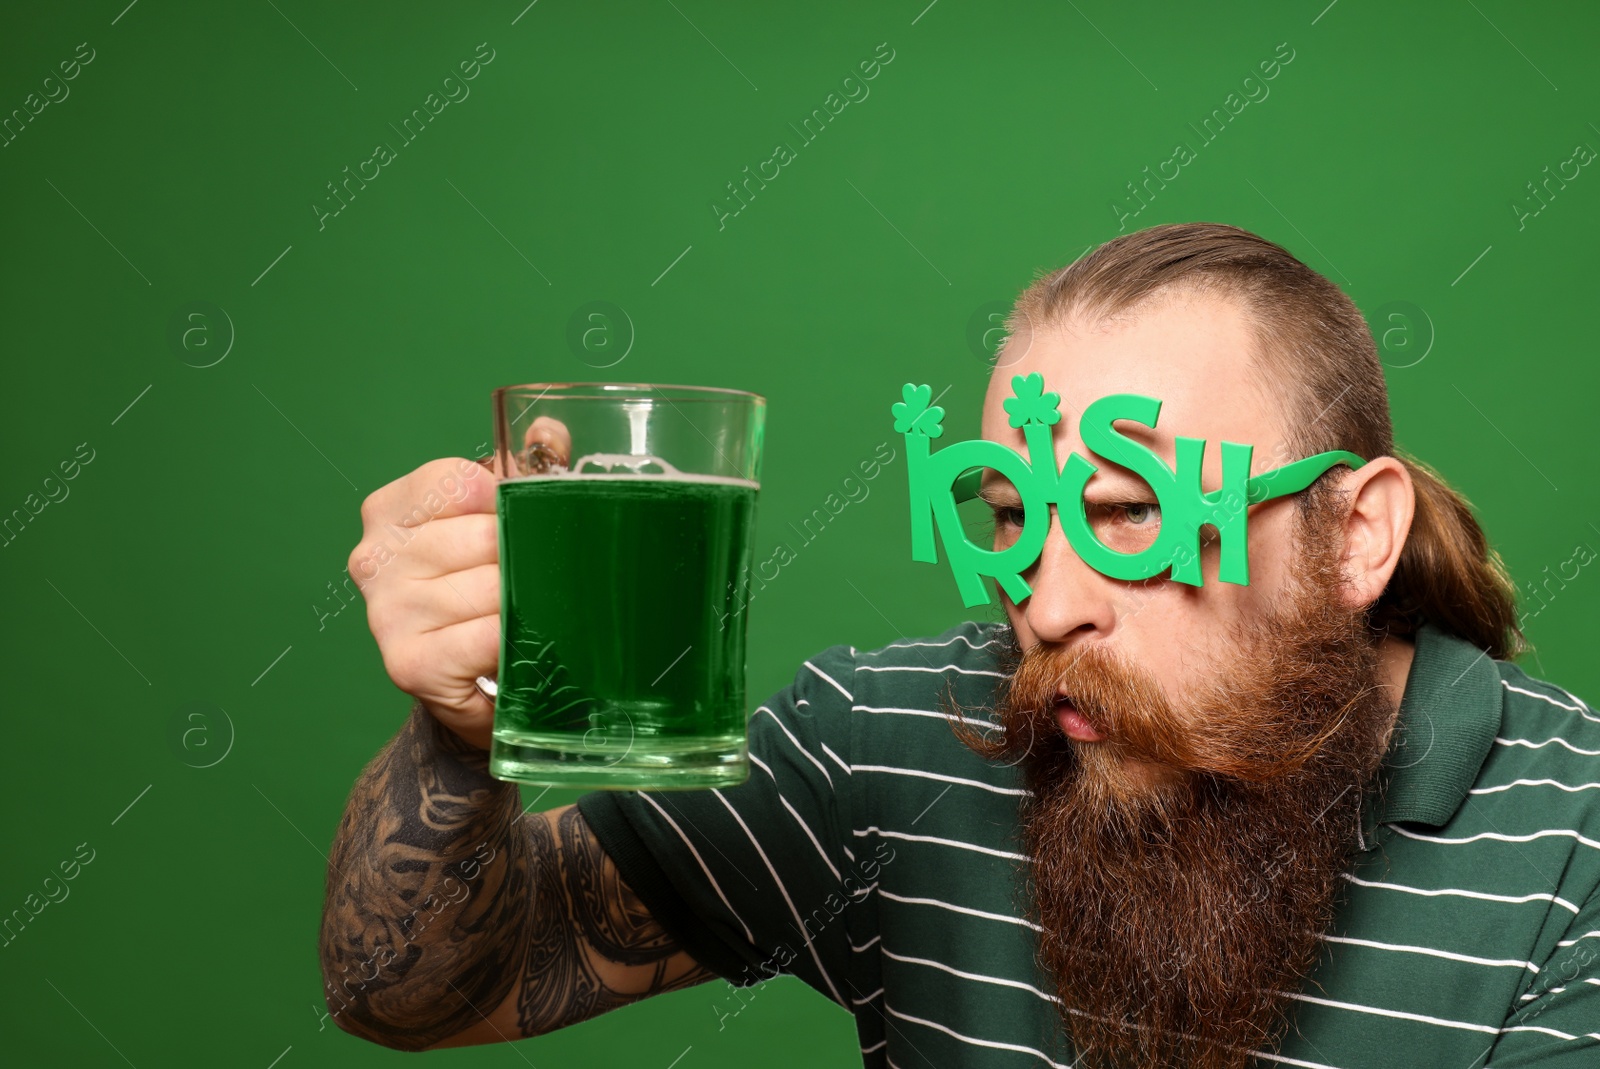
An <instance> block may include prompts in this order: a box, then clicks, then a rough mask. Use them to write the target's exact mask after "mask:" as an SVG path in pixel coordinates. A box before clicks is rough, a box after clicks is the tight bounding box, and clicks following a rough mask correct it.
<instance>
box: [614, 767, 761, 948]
mask: <svg viewBox="0 0 1600 1069" xmlns="http://www.w3.org/2000/svg"><path fill="white" fill-rule="evenodd" d="M639 797H640V798H642V799H644V800H645V801H646V802H649V803H650V804H651V805H652V806H654V807H655V811H656V812H657V813H660V814H661V816H662V819H664V820H665V821H666V822H667V823H668V824H669V825H671V826H672V830H673V831H675V832H677V833H678V838H680V839H682V840H683V845H684V846H687V847H688V848H689V853H691V854H693V855H694V859H695V862H696V863H697V864H698V865H699V866H700V871H701V872H703V873H705V874H706V880H707V881H709V882H710V884H711V889H712V890H713V891H715V892H717V897H718V898H720V899H722V904H723V905H724V906H726V907H727V908H728V913H729V915H730V916H732V917H733V919H734V920H736V921H738V922H739V927H740V928H743V929H744V937H745V940H746V941H747V942H749V943H750V945H751V946H754V945H755V941H756V937H755V936H754V935H752V934H751V932H750V926H749V925H748V924H746V923H745V922H744V918H743V917H741V916H739V914H738V912H737V911H735V910H734V908H733V903H732V902H729V901H728V896H727V895H725V894H723V893H722V885H721V884H720V883H718V882H717V878H716V877H715V876H713V875H711V869H710V868H708V867H707V866H706V862H705V859H704V858H702V857H701V856H700V851H698V850H696V849H695V846H694V843H692V842H690V841H689V837H688V836H687V835H685V834H683V829H682V828H680V827H678V822H677V821H676V820H673V819H672V814H670V813H668V812H667V811H666V810H665V809H662V808H661V806H660V804H659V803H657V802H656V800H655V799H654V798H652V797H650V795H649V793H648V792H646V791H640V792H639ZM729 864H732V862H729Z"/></svg>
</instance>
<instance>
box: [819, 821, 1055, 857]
mask: <svg viewBox="0 0 1600 1069" xmlns="http://www.w3.org/2000/svg"><path fill="white" fill-rule="evenodd" d="M850 834H851V835H881V836H883V837H885V838H888V839H909V840H910V841H911V842H914V843H938V844H939V845H940V846H953V847H956V848H957V849H959V850H976V851H978V852H979V853H980V854H992V855H993V856H995V857H1009V858H1012V859H1013V860H1016V861H1032V860H1033V859H1032V858H1031V857H1029V856H1028V855H1027V854H1017V853H1013V852H1012V851H1010V850H1000V849H997V848H995V847H992V846H979V845H978V844H977V843H964V842H962V841H961V840H959V839H941V838H940V837H939V836H937V835H912V834H911V833H910V832H904V831H886V830H884V829H883V828H880V827H878V826H877V825H876V824H870V825H868V826H867V827H865V828H851V829H850Z"/></svg>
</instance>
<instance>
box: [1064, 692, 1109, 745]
mask: <svg viewBox="0 0 1600 1069" xmlns="http://www.w3.org/2000/svg"><path fill="white" fill-rule="evenodd" d="M1055 714H1056V723H1058V724H1060V725H1061V730H1062V732H1063V733H1064V734H1065V735H1066V736H1067V738H1069V739H1075V740H1077V741H1078V742H1099V741H1100V739H1101V738H1102V736H1101V734H1100V733H1099V732H1098V731H1096V730H1095V729H1094V727H1093V725H1091V724H1090V723H1089V721H1088V720H1086V719H1084V716H1083V714H1082V713H1080V712H1078V710H1077V709H1076V708H1074V707H1073V705H1072V702H1071V700H1069V699H1067V698H1057V699H1056V705H1055Z"/></svg>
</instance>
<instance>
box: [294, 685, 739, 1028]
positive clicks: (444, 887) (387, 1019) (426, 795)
mask: <svg viewBox="0 0 1600 1069" xmlns="http://www.w3.org/2000/svg"><path fill="white" fill-rule="evenodd" d="M321 958H322V971H323V979H324V988H325V994H326V997H327V1002H328V1008H329V1012H330V1015H331V1016H332V1017H333V1019H334V1021H335V1022H336V1023H338V1024H339V1026H340V1027H341V1028H343V1029H344V1030H345V1031H347V1032H350V1033H352V1034H354V1035H359V1036H362V1037H363V1038H366V1039H369V1040H372V1041H373V1042H376V1043H381V1044H383V1045H384V1046H388V1047H394V1048H397V1049H401V1050H424V1049H427V1048H428V1047H431V1046H434V1045H436V1044H438V1043H440V1042H441V1041H443V1040H445V1039H449V1038H450V1037H452V1036H456V1035H458V1034H459V1033H462V1032H465V1031H467V1030H468V1029H473V1028H475V1027H476V1028H478V1029H480V1030H482V1029H484V1028H487V1029H488V1031H487V1033H482V1032H480V1033H475V1034H474V1038H475V1039H478V1040H480V1041H492V1040H493V1039H494V1038H495V1037H497V1036H498V1037H500V1038H504V1039H508V1040H509V1039H518V1038H522V1037H524V1036H532V1035H540V1034H543V1033H545V1032H549V1031H552V1030H554V1029H557V1028H561V1027H564V1026H566V1025H569V1024H574V1023H576V1022H578V1021H583V1020H587V1019H589V1018H590V1017H594V1016H596V1015H597V1014H600V1013H604V1012H606V1011H607V1010H611V1009H615V1008H616V1007H618V1006H622V1005H626V1004H627V1003H629V1002H633V1001H636V1000H637V999H641V998H646V997H648V996H650V995H654V994H659V993H661V992H664V991H671V990H677V989H678V988H681V987H688V986H690V985H692V984H696V983H700V982H703V981H705V980H709V979H712V978H714V976H715V975H716V974H715V973H713V972H712V971H711V970H709V969H706V968H705V967H703V966H701V965H700V964H699V963H698V962H695V961H694V960H693V959H692V958H690V957H689V955H688V954H687V953H685V952H684V951H683V950H682V948H681V947H680V946H679V945H678V944H677V943H676V941H675V940H674V939H673V938H672V937H671V936H670V935H668V934H667V932H666V931H665V930H664V929H663V928H662V927H661V926H660V925H659V924H657V923H656V922H655V920H654V919H653V918H652V917H651V916H650V913H649V911H648V910H646V909H645V907H644V905H643V903H641V902H640V901H639V899H638V897H637V896H636V895H634V893H633V891H632V890H631V889H630V888H629V887H628V886H627V885H626V884H625V883H624V882H623V881H622V878H621V876H620V875H619V874H618V872H617V870H616V866H615V865H613V864H612V863H611V859H610V858H609V857H608V856H607V855H606V853H605V851H604V850H602V849H601V848H600V845H599V843H598V841H597V840H596V839H595V837H594V835H593V833H592V832H591V831H590V829H589V827H588V825H587V823H586V822H585V821H584V820H583V817H582V815H581V814H580V813H579V811H578V809H577V807H576V806H570V805H569V806H564V807H561V808H558V809H555V810H552V811H550V812H548V813H531V814H528V815H527V816H524V815H523V814H522V811H521V800H520V796H519V794H518V792H517V788H516V786H515V785H514V784H510V783H504V782H502V781H500V780H497V779H494V778H493V777H492V776H490V775H489V773H488V755H487V753H485V752H484V751H483V750H480V749H478V748H476V747H474V746H472V745H470V744H469V743H467V742H465V741H464V740H462V739H460V738H459V737H458V736H456V735H455V733H454V732H452V731H450V730H448V729H446V728H444V727H442V726H441V725H439V724H438V723H437V721H435V720H434V718H433V717H432V716H431V715H430V714H429V713H428V712H427V711H426V709H424V708H423V707H422V706H421V705H420V704H418V705H415V706H414V707H413V709H412V714H411V718H410V720H409V721H408V722H407V723H406V726H405V727H404V728H403V729H402V730H401V731H400V733H399V734H398V735H396V736H395V738H394V739H393V740H392V741H391V742H390V743H389V745H388V746H387V747H385V749H384V750H383V751H382V752H381V753H379V754H378V756H377V757H376V758H375V759H374V760H373V761H372V763H371V764H370V765H368V766H367V768H366V769H365V770H364V771H363V772H362V774H361V776H360V778H359V779H358V780H357V781H356V784H355V787H354V788H353V789H352V791H351V795H350V800H349V803H348V804H347V805H346V808H345V813H344V817H343V819H342V820H341V821H340V824H339V830H338V832H337V834H336V836H335V839H334V844H333V850H332V852H331V854H330V856H329V864H328V885H327V898H326V902H325V905H324V910H323V919H322V934H321ZM513 989H515V997H514V1011H515V1012H514V1019H513V1014H512V1013H511V1012H510V1007H511V1003H512V1001H513V999H512V992H513ZM503 1005H504V1006H506V1007H507V1009H506V1010H504V1011H502V1012H501V1013H498V1014H497V1013H496V1011H497V1010H500V1009H501V1007H502V1006H503Z"/></svg>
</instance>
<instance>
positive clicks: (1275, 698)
mask: <svg viewBox="0 0 1600 1069" xmlns="http://www.w3.org/2000/svg"><path fill="white" fill-rule="evenodd" d="M1316 526H1317V527H1319V528H1320V527H1322V526H1323V524H1317V525H1316ZM1312 531H1313V529H1312V528H1302V531H1301V536H1302V537H1301V539H1300V549H1299V551H1298V553H1299V555H1298V557H1297V569H1301V575H1302V577H1303V578H1302V579H1301V581H1300V582H1299V584H1298V587H1297V589H1296V590H1295V591H1294V592H1293V593H1292V594H1291V596H1290V597H1289V599H1288V603H1287V604H1286V605H1285V606H1284V607H1283V608H1282V609H1281V610H1280V611H1278V612H1277V613H1275V614H1274V615H1272V616H1271V617H1270V618H1267V619H1264V620H1260V621H1257V622H1252V623H1251V624H1250V625H1249V626H1247V627H1243V628H1241V629H1239V631H1238V632H1237V633H1236V634H1234V635H1233V636H1231V638H1232V640H1233V641H1232V642H1231V643H1230V649H1231V650H1233V651H1235V652H1234V653H1233V654H1232V655H1231V660H1230V663H1217V664H1215V665H1213V666H1212V672H1213V673H1214V679H1213V681H1211V682H1209V683H1205V684H1200V685H1197V686H1194V687H1191V688H1189V689H1188V690H1187V692H1186V694H1185V696H1184V700H1183V701H1182V702H1181V704H1180V703H1175V702H1173V701H1171V700H1169V699H1168V697H1167V695H1166V694H1165V693H1164V691H1163V689H1162V687H1161V686H1160V684H1159V683H1157V682H1156V680H1155V679H1154V678H1153V677H1151V676H1150V675H1149V673H1147V672H1145V671H1144V670H1142V669H1140V668H1139V667H1137V666H1136V665H1133V664H1131V663H1129V662H1128V661H1126V660H1125V659H1122V658H1119V657H1118V656H1117V655H1115V654H1114V653H1113V652H1111V650H1110V649H1108V648H1106V646H1107V645H1109V644H1101V643H1089V644H1086V645H1083V646H1080V647H1078V648H1075V649H1072V650H1070V651H1068V650H1062V649H1060V648H1055V647H1046V646H1045V645H1044V644H1039V645H1036V646H1035V647H1033V648H1032V649H1030V650H1028V651H1027V652H1026V653H1023V652H1021V651H1020V650H1018V649H1017V648H1016V647H1015V645H1014V644H1013V646H1012V647H1011V649H1010V651H1009V654H1010V657H1009V664H1008V666H1014V667H1015V672H1014V674H1013V675H1012V679H1011V683H1010V686H1009V688H1007V689H1006V691H1005V692H1004V693H1003V694H1002V697H1001V700H1000V704H999V708H998V710H997V712H998V714H999V716H998V723H999V724H1000V726H1001V727H1003V728H1004V735H1003V736H1001V737H997V736H994V735H990V736H988V737H979V736H978V735H977V734H976V733H975V732H973V731H972V730H971V729H970V728H969V727H968V726H967V725H966V724H964V723H962V722H960V721H959V720H952V728H953V729H954V730H956V733H957V735H958V736H959V737H961V738H962V741H964V742H965V743H966V744H967V745H968V746H970V747H972V748H973V749H975V750H977V751H978V752H979V753H980V754H982V755H983V756H985V757H989V758H991V759H994V760H999V761H1005V762H1007V763H1009V764H1014V765H1018V766H1019V768H1020V769H1021V771H1022V772H1023V775H1024V779H1025V782H1026V784H1027V786H1028V787H1029V788H1030V789H1031V790H1032V792H1033V794H1032V797H1031V798H1028V799H1026V800H1025V802H1024V804H1023V806H1022V814H1021V815H1022V821H1023V829H1022V831H1023V840H1024V842H1025V844H1026V848H1027V851H1028V854H1029V856H1030V857H1031V858H1032V860H1031V862H1030V863H1029V877H1030V879H1029V881H1028V884H1029V887H1028V895H1027V900H1026V901H1025V902H1023V903H1021V904H1020V905H1021V906H1022V908H1023V909H1024V911H1025V912H1027V913H1028V914H1029V915H1031V917H1032V918H1033V919H1034V920H1036V922H1037V923H1038V924H1039V925H1040V926H1041V928H1042V929H1043V933H1042V934H1041V936H1040V937H1039V942H1038V957H1039V963H1040V965H1041V966H1042V967H1043V968H1044V969H1045V970H1046V971H1047V972H1048V973H1049V974H1050V975H1051V976H1052V977H1053V978H1054V980H1055V982H1056V987H1057V992H1058V994H1059V996H1060V999H1061V1003H1060V1005H1061V1012H1062V1019H1063V1023H1064V1026H1065V1028H1066V1030H1067V1032H1068V1034H1069V1035H1070V1036H1071V1037H1072V1039H1073V1042H1074V1044H1075V1046H1076V1047H1077V1049H1078V1051H1079V1052H1080V1053H1081V1054H1082V1055H1083V1061H1082V1064H1083V1065H1084V1066H1086V1067H1101V1066H1104V1067H1110V1066H1137V1067H1141V1069H1143V1067H1156V1066H1163V1067H1164V1066H1192V1067H1199V1069H1224V1067H1226V1069H1233V1067H1238V1066H1243V1065H1245V1064H1247V1063H1248V1062H1249V1059H1250V1051H1252V1050H1255V1049H1258V1048H1261V1047H1264V1046H1265V1047H1268V1048H1270V1047H1271V1046H1272V1045H1273V1044H1274V1043H1275V1041H1276V1038H1277V1037H1279V1036H1281V1034H1282V1031H1283V1029H1284V1028H1285V1026H1286V1025H1287V1021H1288V1010H1289V1006H1290V996H1289V995H1288V992H1290V991H1293V990H1295V989H1296V988H1297V987H1298V986H1299V981H1300V980H1301V979H1302V978H1303V977H1304V976H1305V974H1306V973H1307V972H1308V971H1309V970H1310V969H1311V967H1312V966H1313V965H1314V964H1315V962H1316V960H1317V958H1318V954H1319V950H1320V940H1319V934H1320V933H1323V932H1325V931H1326V930H1327V928H1328V927H1329V925H1330V923H1331V922H1332V920H1333V917H1334V914H1335V911H1336V909H1337V905H1338V898H1339V894H1340V892H1341V889H1342V883H1343V881H1342V880H1341V879H1340V875H1341V873H1342V872H1344V871H1346V867H1347V865H1348V863H1349V860H1350V857H1351V854H1352V848H1353V847H1354V846H1355V845H1356V844H1357V842H1358V840H1359V835H1360V827H1359V821H1360V813H1361V808H1362V804H1363V802H1364V800H1365V799H1366V797H1367V796H1368V794H1369V793H1370V792H1371V791H1372V790H1373V789H1375V783H1376V775H1375V773H1376V771H1377V768H1378V766H1379V763H1380V759H1381V757H1382V753H1383V750H1384V748H1385V746H1386V744H1387V740H1388V734H1389V730H1390V728H1391V726H1392V721H1393V714H1394V705H1393V701H1392V697H1391V695H1389V694H1388V693H1387V691H1386V690H1385V688H1383V687H1381V686H1380V685H1379V676H1378V659H1377V643H1376V641H1375V637H1374V635H1373V634H1372V632H1371V631H1370V630H1369V629H1368V627H1367V626H1366V623H1365V617H1364V615H1363V614H1362V613H1360V612H1352V611H1350V610H1348V609H1346V608H1345V607H1344V606H1343V605H1342V603H1341V602H1340V601H1339V599H1338V590H1339V586H1340V574H1339V568H1338V558H1337V550H1336V547H1335V543H1334V542H1333V540H1332V537H1331V534H1330V532H1328V531H1326V530H1324V531H1321V532H1320V533H1311V532H1312ZM1302 565H1303V568H1302ZM1005 633H1006V634H1007V635H1009V634H1010V632H1009V631H1008V632H1005ZM1013 641H1014V640H1013ZM1058 687H1061V688H1062V689H1064V690H1065V692H1066V693H1067V694H1068V695H1070V696H1071V701H1072V704H1073V705H1074V707H1075V708H1076V709H1077V710H1078V712H1079V713H1080V714H1081V715H1083V716H1084V717H1085V718H1086V719H1087V720H1088V721H1089V722H1090V724H1092V725H1093V726H1094V727H1095V728H1096V729H1097V730H1098V731H1099V732H1100V734H1101V735H1102V739H1101V741H1098V742H1093V743H1080V742H1076V741H1074V740H1072V739H1070V738H1068V737H1067V736H1065V735H1064V734H1063V733H1062V731H1061V728H1060V726H1059V724H1058V723H1057V720H1056V714H1055V703H1056V700H1057V688H1058ZM954 711H956V712H959V710H954ZM1130 758H1131V759H1135V760H1138V761H1142V762H1147V763H1153V764H1154V766H1155V769H1154V770H1155V772H1156V773H1157V774H1156V775H1154V776H1146V777H1144V778H1139V777H1136V776H1133V775H1130V772H1129V768H1128V765H1127V761H1128V760H1129V759H1130ZM1145 767H1146V768H1149V767H1150V766H1149V765H1148V764H1147V765H1146V766H1145Z"/></svg>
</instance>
